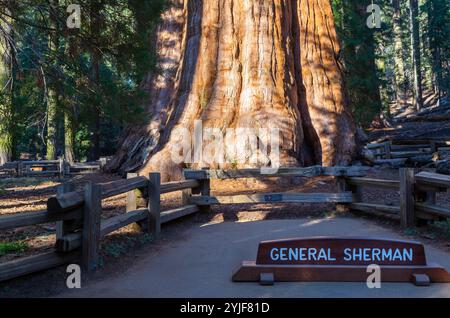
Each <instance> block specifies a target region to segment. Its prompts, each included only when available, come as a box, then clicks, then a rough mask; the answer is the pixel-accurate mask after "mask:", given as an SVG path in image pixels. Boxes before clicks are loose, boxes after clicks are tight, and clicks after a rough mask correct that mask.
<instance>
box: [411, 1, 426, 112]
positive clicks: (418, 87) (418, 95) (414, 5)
mask: <svg viewBox="0 0 450 318" xmlns="http://www.w3.org/2000/svg"><path fill="white" fill-rule="evenodd" d="M409 11H410V24H411V27H410V29H411V51H412V65H413V77H414V106H415V108H416V110H417V111H419V110H421V109H422V107H423V100H422V71H421V63H420V62H421V61H420V34H419V4H418V0H409Z"/></svg>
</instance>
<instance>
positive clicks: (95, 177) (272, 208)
mask: <svg viewBox="0 0 450 318" xmlns="http://www.w3.org/2000/svg"><path fill="white" fill-rule="evenodd" d="M369 175H370V176H373V177H378V178H384V179H395V178H396V177H397V175H398V171H396V170H391V169H373V170H372V171H371V172H370V173H369ZM118 179H120V177H118V176H114V175H108V174H90V175H82V176H77V177H74V178H72V179H70V180H65V182H72V183H74V184H75V186H76V189H79V190H81V189H82V188H83V187H84V185H85V184H86V183H87V182H96V183H104V182H110V181H114V180H118ZM60 184H61V182H60V181H59V180H57V179H54V180H49V179H20V180H11V179H0V215H7V214H14V213H23V212H33V211H41V210H45V208H46V200H47V199H48V197H50V196H53V195H55V194H56V188H57V186H58V185H60ZM211 188H212V194H213V195H229V194H238V193H239V194H253V193H258V192H335V191H336V186H335V182H334V180H333V179H332V178H329V177H319V178H301V177H295V178H290V179H289V178H282V179H281V178H280V179H277V178H267V179H261V180H256V179H240V180H227V181H216V180H213V181H212V184H211ZM241 189H246V190H241ZM363 199H364V201H366V202H370V203H377V202H380V203H381V202H384V203H385V204H392V205H398V193H397V192H395V191H392V190H378V189H373V188H365V189H364V191H363ZM438 203H440V204H450V195H449V194H448V193H443V194H440V195H439V197H438ZM161 204H162V210H163V211H164V210H167V209H170V208H174V207H178V206H180V205H181V194H180V193H179V192H178V193H171V194H165V195H163V197H162V202H161ZM124 212H125V195H120V196H116V197H113V198H109V199H107V200H104V201H103V214H102V217H103V218H105V219H106V218H109V217H112V216H114V215H118V214H121V213H124ZM337 214H339V216H343V215H342V212H337V211H336V209H335V206H334V205H333V204H277V205H269V204H247V205H227V206H214V207H213V208H212V210H211V212H210V213H202V214H196V215H193V216H189V217H186V218H184V219H182V220H178V221H175V222H172V223H171V224H168V225H165V226H164V229H163V233H164V235H163V237H162V239H161V240H159V241H158V242H154V241H153V238H152V237H151V236H149V235H147V234H143V233H141V232H140V231H139V230H138V229H137V228H136V227H135V226H128V227H125V228H123V229H121V230H118V231H116V232H114V233H111V234H110V235H108V236H107V237H106V238H105V239H103V240H102V246H101V270H99V271H98V272H97V273H94V274H92V275H90V276H89V277H85V278H86V279H100V278H101V277H105V276H107V275H113V276H114V275H120V272H121V268H122V269H123V268H126V267H127V266H128V265H129V264H130V262H133V261H134V260H135V259H136V258H138V257H140V256H139V255H140V254H139V253H140V252H139V251H142V250H145V248H146V247H148V246H152V248H162V246H163V245H164V241H165V240H173V239H177V237H178V236H179V233H183V232H184V231H186V230H188V229H189V228H190V227H192V225H194V224H197V225H198V224H199V223H202V224H204V223H220V222H248V221H256V220H268V219H293V218H299V217H302V218H305V217H307V218H312V219H314V218H323V217H330V218H332V217H334V216H336V215H337ZM349 215H350V214H349ZM344 216H345V215H344ZM351 216H352V217H355V216H356V217H361V218H365V219H366V220H370V221H371V222H375V223H377V224H381V225H383V226H384V227H388V228H390V229H393V230H395V231H398V232H399V233H401V234H402V235H406V236H407V237H410V238H411V239H414V240H418V241H424V242H426V243H428V244H430V243H431V244H433V245H435V246H436V247H438V248H440V249H443V250H445V251H447V252H450V224H449V223H447V222H435V223H433V224H429V225H428V226H424V227H421V228H417V229H414V230H406V231H403V230H401V229H400V227H399V225H398V223H397V222H396V221H392V220H389V219H385V218H378V217H373V216H369V215H364V214H359V213H352V214H351ZM54 231H55V224H45V225H40V226H27V227H23V228H17V229H14V230H8V231H0V242H1V243H7V242H22V243H23V244H22V248H19V249H17V250H14V251H9V252H6V253H3V255H2V253H0V263H3V262H6V261H9V260H13V259H16V258H19V257H23V256H29V255H33V254H38V253H41V252H43V251H45V250H49V249H51V248H52V247H53V244H54V242H55V234H54ZM63 273H64V268H62V267H61V268H57V269H52V270H48V271H45V272H42V273H38V274H34V275H28V276H26V277H22V278H18V279H15V280H13V281H9V282H5V283H0V297H36V296H37V297H44V296H50V295H53V294H56V293H57V292H58V290H61V289H63V288H65V281H61V279H56V278H57V277H61V274H63Z"/></svg>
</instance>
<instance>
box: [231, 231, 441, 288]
mask: <svg viewBox="0 0 450 318" xmlns="http://www.w3.org/2000/svg"><path fill="white" fill-rule="evenodd" d="M372 264H375V265H378V266H380V269H381V280H382V281H385V282H410V281H412V282H413V283H416V284H427V282H439V283H448V282H450V275H449V274H448V273H447V271H446V270H445V269H444V268H442V267H441V266H439V265H436V264H428V263H427V260H426V257H425V250H424V246H423V245H422V244H421V243H416V242H406V241H398V240H387V239H378V238H361V237H351V238H342V237H315V238H303V239H285V240H277V241H265V242H261V243H260V244H259V248H258V253H257V258H256V261H245V262H243V264H242V266H241V268H240V269H239V270H238V271H237V272H236V273H235V274H234V276H233V281H236V282H240V281H259V282H262V283H270V281H271V280H272V281H349V282H350V281H352V282H354V281H362V282H365V281H366V280H367V278H368V276H369V275H370V273H368V272H367V267H368V266H369V265H372Z"/></svg>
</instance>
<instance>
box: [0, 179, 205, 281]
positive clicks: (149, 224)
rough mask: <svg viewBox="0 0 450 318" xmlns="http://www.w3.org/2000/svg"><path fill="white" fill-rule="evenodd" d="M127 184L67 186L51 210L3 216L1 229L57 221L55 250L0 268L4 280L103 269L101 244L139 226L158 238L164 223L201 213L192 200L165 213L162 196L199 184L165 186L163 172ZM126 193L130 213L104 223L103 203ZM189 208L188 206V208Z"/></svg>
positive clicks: (53, 199) (185, 182)
mask: <svg viewBox="0 0 450 318" xmlns="http://www.w3.org/2000/svg"><path fill="white" fill-rule="evenodd" d="M128 177H129V178H128V179H124V180H119V181H114V182H110V183H103V184H92V183H89V184H87V185H86V187H85V189H84V191H68V189H70V186H68V184H65V185H63V186H61V188H60V189H58V195H57V196H55V197H51V198H49V199H48V200H47V210H45V211H39V212H30V213H21V214H17V215H7V216H1V217H0V230H7V229H13V228H17V227H22V226H30V225H37V224H43V223H49V222H57V228H56V242H55V246H54V250H53V251H51V252H46V253H43V254H39V255H34V256H31V257H24V258H21V259H17V260H14V261H10V262H5V263H3V264H0V281H4V280H9V279H12V278H15V277H18V276H22V275H26V274H30V273H34V272H37V271H41V270H45V269H48V268H51V267H55V266H59V265H62V264H66V263H70V262H76V263H80V264H81V265H82V267H83V268H84V269H86V270H95V269H96V268H97V267H98V260H99V249H100V241H101V239H102V238H103V237H104V236H106V235H108V234H110V233H111V232H114V231H116V230H118V229H120V228H122V227H125V226H127V225H129V224H133V223H136V224H138V225H139V226H140V227H141V229H142V230H143V231H145V232H147V233H149V234H151V235H153V236H154V237H155V238H157V237H158V235H159V233H160V229H161V224H162V223H166V222H169V221H172V220H175V219H177V218H180V217H184V216H186V215H189V214H192V213H196V212H198V211H199V210H200V208H199V207H198V206H197V205H193V204H190V203H189V202H188V201H185V202H184V203H186V204H185V205H184V206H182V207H180V208H177V209H172V210H168V211H164V212H160V197H161V194H162V193H170V192H176V191H187V190H191V189H192V188H194V189H195V188H197V187H199V186H200V184H201V182H199V181H197V180H183V181H180V182H170V183H163V184H161V182H160V175H159V173H151V174H150V175H149V176H148V177H143V176H137V175H133V174H130V175H129V176H128ZM120 194H126V213H125V214H121V215H118V216H115V217H112V218H109V219H106V220H102V218H101V213H102V205H101V203H102V200H104V199H106V198H109V197H113V196H116V195H120ZM188 203H189V204H188Z"/></svg>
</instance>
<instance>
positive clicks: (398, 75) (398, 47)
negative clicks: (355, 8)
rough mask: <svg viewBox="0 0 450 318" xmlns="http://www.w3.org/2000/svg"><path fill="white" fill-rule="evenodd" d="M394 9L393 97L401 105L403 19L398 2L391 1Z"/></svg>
mask: <svg viewBox="0 0 450 318" xmlns="http://www.w3.org/2000/svg"><path fill="white" fill-rule="evenodd" d="M392 5H393V8H394V16H393V26H394V64H395V65H394V72H395V95H396V99H397V103H399V104H401V103H403V101H404V99H405V97H406V80H405V73H406V72H405V64H404V55H403V48H404V46H403V21H402V20H403V19H402V12H401V7H400V0H393V1H392Z"/></svg>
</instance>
